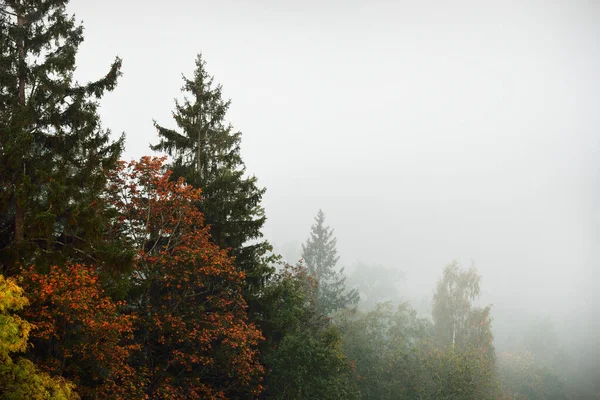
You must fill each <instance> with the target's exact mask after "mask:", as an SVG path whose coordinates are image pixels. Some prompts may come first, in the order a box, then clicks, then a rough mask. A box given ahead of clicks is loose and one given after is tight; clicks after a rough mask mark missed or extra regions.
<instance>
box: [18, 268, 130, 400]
mask: <svg viewBox="0 0 600 400" xmlns="http://www.w3.org/2000/svg"><path fill="white" fill-rule="evenodd" d="M22 277H23V285H24V287H25V289H26V292H27V293H28V294H29V297H30V303H31V306H30V307H29V308H27V310H26V312H25V316H26V318H27V319H28V320H29V321H31V322H32V323H33V324H34V326H35V328H34V329H33V330H32V332H31V339H32V343H33V345H34V347H33V352H32V357H33V359H34V360H35V361H36V363H37V364H38V365H40V366H41V367H42V368H43V369H44V370H45V371H46V372H49V373H51V374H52V375H57V376H64V377H66V378H68V379H70V380H71V381H73V382H74V383H76V384H77V386H78V391H79V392H80V393H81V394H82V395H83V396H84V397H85V398H103V397H106V396H110V398H131V396H134V395H135V394H136V393H137V390H136V385H135V384H134V382H135V380H134V375H135V371H134V370H133V368H132V367H131V366H130V365H129V364H128V359H129V356H130V354H131V352H132V350H134V349H136V345H135V344H133V342H132V339H133V321H134V320H135V318H134V317H133V316H129V315H123V314H121V313H120V312H119V310H120V309H121V308H122V307H123V305H124V304H123V303H118V302H113V301H112V300H111V299H110V298H109V297H108V296H107V295H105V294H104V291H103V289H102V287H101V286H100V283H99V281H98V275H97V274H96V272H95V271H94V269H93V268H91V267H87V266H84V265H81V264H69V265H67V266H65V267H57V266H54V267H52V268H51V269H50V271H49V272H48V273H45V274H42V273H38V272H37V271H36V269H35V267H31V268H29V269H27V270H25V271H23V274H22Z"/></svg>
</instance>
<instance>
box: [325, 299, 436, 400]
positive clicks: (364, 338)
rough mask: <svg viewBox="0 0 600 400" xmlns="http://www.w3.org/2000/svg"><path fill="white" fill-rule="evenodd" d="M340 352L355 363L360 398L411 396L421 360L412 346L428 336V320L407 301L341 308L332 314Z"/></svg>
mask: <svg viewBox="0 0 600 400" xmlns="http://www.w3.org/2000/svg"><path fill="white" fill-rule="evenodd" d="M336 321H337V322H336V325H337V326H338V327H339V329H340V331H341V332H342V340H343V347H344V353H345V354H346V355H347V356H348V357H349V358H350V359H352V360H353V361H355V363H356V375H357V379H358V384H359V387H360V392H361V398H363V399H382V400H385V399H413V398H418V397H417V396H418V395H419V393H420V392H421V391H422V390H421V389H420V375H419V371H420V370H421V369H422V366H421V360H420V359H419V358H418V354H417V353H416V346H417V345H418V344H419V343H420V342H421V341H422V340H423V339H425V338H427V337H430V336H431V330H432V328H431V324H430V323H429V321H427V320H425V319H422V318H419V317H418V316H417V315H416V312H415V311H414V310H413V309H411V308H410V306H409V305H408V304H407V303H403V304H401V305H400V306H398V308H397V309H395V310H394V308H393V306H392V304H391V303H389V302H388V303H382V304H379V305H378V306H377V307H376V308H375V310H373V311H369V312H359V311H355V310H352V311H345V312H343V313H341V314H339V315H338V316H336Z"/></svg>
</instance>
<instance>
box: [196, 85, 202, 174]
mask: <svg viewBox="0 0 600 400" xmlns="http://www.w3.org/2000/svg"><path fill="white" fill-rule="evenodd" d="M202 92H203V90H202V89H201V90H200V99H199V100H200V101H199V103H200V105H199V110H198V114H199V115H198V143H196V146H197V147H196V162H197V163H198V166H197V168H198V177H199V178H200V179H202V162H201V158H202Z"/></svg>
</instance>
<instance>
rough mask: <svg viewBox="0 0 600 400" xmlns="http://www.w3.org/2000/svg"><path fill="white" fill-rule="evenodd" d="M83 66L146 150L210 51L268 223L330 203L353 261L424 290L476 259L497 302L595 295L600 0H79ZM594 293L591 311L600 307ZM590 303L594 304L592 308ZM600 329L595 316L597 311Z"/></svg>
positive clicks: (553, 302) (290, 229) (566, 301)
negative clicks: (456, 265)
mask: <svg viewBox="0 0 600 400" xmlns="http://www.w3.org/2000/svg"><path fill="white" fill-rule="evenodd" d="M70 10H71V11H73V12H75V13H76V17H77V18H78V19H80V20H83V21H84V25H85V29H86V30H85V32H86V35H85V36H86V42H85V43H84V44H83V46H82V48H81V52H80V55H79V59H78V60H79V62H78V65H79V70H78V77H79V78H80V79H82V80H85V79H93V78H96V77H98V76H99V75H102V74H104V73H105V72H106V71H107V68H108V66H109V64H110V62H111V61H112V59H113V58H114V56H116V55H119V56H121V57H122V58H123V60H124V64H123V72H124V76H123V78H122V79H121V81H120V84H119V86H118V87H117V89H116V91H115V92H114V93H112V94H110V95H108V96H106V98H105V99H104V100H103V102H102V111H101V112H102V117H103V121H104V125H105V126H106V127H109V128H111V129H112V130H113V131H114V132H121V131H125V132H126V134H127V150H126V153H125V156H126V157H127V158H132V157H135V158H137V157H139V156H141V155H144V154H149V153H150V151H149V149H148V144H149V143H156V141H157V135H156V132H155V130H154V129H153V127H152V120H153V119H156V120H157V121H158V122H159V123H161V124H164V125H167V126H172V125H173V122H172V119H171V116H170V113H171V110H172V109H173V99H174V98H175V97H177V96H179V93H180V92H179V89H180V86H181V73H185V74H188V75H189V74H191V72H192V70H193V63H194V59H195V56H196V54H197V53H198V52H202V53H203V54H204V56H205V59H206V60H207V63H208V64H207V67H208V70H209V72H210V73H212V74H214V75H215V79H216V81H218V82H220V83H222V84H223V87H224V93H225V95H226V96H227V97H228V98H231V99H232V106H231V111H230V114H229V120H230V121H231V122H232V123H233V125H234V126H235V127H236V128H237V129H239V130H241V131H242V132H243V147H242V149H243V157H244V160H245V161H246V164H247V166H248V171H249V172H250V173H252V174H255V175H256V176H257V177H258V179H259V183H260V184H261V185H263V186H266V187H267V190H268V191H267V194H266V196H265V198H264V205H265V207H266V211H267V216H268V218H269V221H268V224H267V226H266V227H265V230H264V232H265V234H266V236H267V237H268V238H269V239H270V240H271V241H272V242H273V243H275V244H276V245H278V246H279V247H280V248H283V247H285V246H286V245H287V246H288V247H289V246H298V247H299V244H300V243H301V242H302V241H304V240H305V238H306V236H307V235H308V231H309V227H310V225H311V223H312V219H313V217H314V215H315V214H316V212H317V210H318V209H319V208H322V209H323V210H324V211H325V213H326V216H327V221H328V223H329V224H330V225H332V226H333V227H334V228H335V229H336V234H337V237H338V249H339V251H340V255H341V256H342V262H343V264H345V265H347V266H348V267H351V266H352V265H353V264H354V263H355V262H357V261H363V262H365V263H373V264H382V265H385V266H388V267H393V268H398V269H401V270H403V271H405V273H406V276H407V283H408V284H409V285H412V287H413V288H414V287H417V288H419V290H421V291H422V293H424V294H425V295H430V294H431V293H432V290H433V286H434V284H435V281H436V280H437V279H438V278H439V276H440V274H441V270H442V268H443V267H444V265H446V264H447V263H448V262H450V261H451V260H452V259H457V260H459V261H461V262H462V263H463V264H465V265H467V266H468V265H469V264H470V263H471V260H472V261H474V262H475V264H476V265H477V266H478V268H479V269H480V271H481V273H482V275H483V282H482V283H483V289H484V294H485V299H486V300H487V301H489V302H492V303H494V305H495V308H496V309H498V310H499V311H498V312H499V313H502V312H504V313H506V312H507V310H512V309H515V308H519V309H520V310H521V311H524V312H538V311H540V310H544V311H548V312H550V311H549V310H551V312H552V313H554V314H555V315H559V316H561V315H567V314H570V313H571V312H572V311H573V310H581V309H582V307H587V308H585V310H586V312H589V315H590V316H591V315H597V314H596V311H597V309H593V308H592V306H594V305H597V304H598V302H599V300H600V298H599V297H598V295H594V294H593V293H595V292H596V290H595V289H596V287H597V284H598V283H599V278H600V275H599V273H598V269H599V268H598V266H599V263H598V262H599V259H600V257H599V252H598V250H597V249H596V248H597V247H598V246H597V244H598V243H600V235H599V229H598V227H599V226H600V212H599V209H600V207H599V204H600V195H599V193H600V181H599V179H600V162H599V160H600V157H599V152H600V144H599V143H600V141H599V138H600V134H599V127H600V109H599V106H600V78H599V75H598V74H599V72H598V71H600V24H598V21H599V18H600V2H597V1H575V0H573V1H566V0H565V1H554V2H548V1H539V2H533V1H518V2H511V1H493V2H492V1H468V2H467V1H359V0H345V1H333V0H322V1H316V0H313V1H291V0H288V1H286V0H262V1H258V0H255V1H248V0H239V1H233V0H219V1H187V0H171V1H168V2H165V1H154V0H147V1H128V2H127V1H123V0H104V1H101V2H97V1H90V0H74V1H73V2H72V4H71V6H70ZM590 310H594V311H593V313H592V311H590ZM595 321H597V320H589V321H586V323H589V324H592V323H596V322H595ZM590 327H594V328H598V325H590Z"/></svg>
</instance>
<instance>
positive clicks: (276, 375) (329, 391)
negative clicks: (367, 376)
mask: <svg viewBox="0 0 600 400" xmlns="http://www.w3.org/2000/svg"><path fill="white" fill-rule="evenodd" d="M340 344H341V341H340V337H339V333H338V332H337V331H336V330H335V328H333V327H329V328H327V329H325V330H323V331H320V332H318V333H317V334H316V335H306V333H304V332H294V333H291V334H288V335H286V336H285V337H284V338H283V340H282V341H281V343H280V344H279V346H278V348H277V351H275V352H272V353H270V354H269V355H267V357H266V361H267V365H269V366H270V368H271V369H270V372H269V374H268V376H267V382H268V383H267V384H268V390H269V393H270V394H271V396H268V398H273V399H294V400H300V399H306V400H312V399H324V400H325V399H326V400H329V399H331V400H334V399H340V400H346V399H358V398H359V396H358V392H357V391H356V389H355V385H354V383H353V376H352V375H353V374H352V370H351V368H350V363H349V361H348V360H347V359H346V357H344V355H343V353H342V351H341V349H340Z"/></svg>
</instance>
